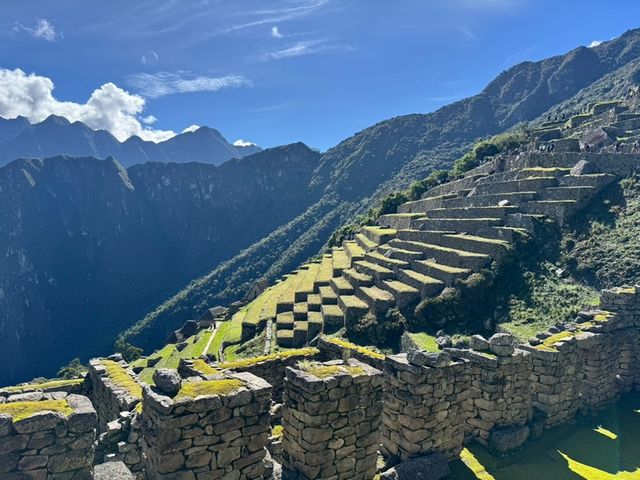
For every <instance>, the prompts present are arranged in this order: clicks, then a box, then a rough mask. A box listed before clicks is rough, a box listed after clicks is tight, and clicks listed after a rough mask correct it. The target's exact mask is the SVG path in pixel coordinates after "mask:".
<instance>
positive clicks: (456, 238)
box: [398, 230, 509, 260]
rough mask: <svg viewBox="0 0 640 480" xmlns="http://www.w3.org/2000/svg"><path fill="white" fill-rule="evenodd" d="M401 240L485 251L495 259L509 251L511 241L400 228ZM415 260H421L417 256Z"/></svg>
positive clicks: (476, 251) (470, 250) (472, 250)
mask: <svg viewBox="0 0 640 480" xmlns="http://www.w3.org/2000/svg"><path fill="white" fill-rule="evenodd" d="M398 238H399V239H400V240H409V241H412V242H422V243H431V244H433V245H441V246H443V247H449V248H455V249H458V250H466V251H468V252H475V253H484V254H486V255H490V256H491V257H492V258H494V259H501V258H503V257H504V255H506V253H507V252H508V251H509V242H505V241H503V240H496V239H494V238H487V237H479V236H476V235H465V234H463V233H449V232H437V231H429V230H400V231H399V232H398ZM413 260H420V259H419V258H415V259H413Z"/></svg>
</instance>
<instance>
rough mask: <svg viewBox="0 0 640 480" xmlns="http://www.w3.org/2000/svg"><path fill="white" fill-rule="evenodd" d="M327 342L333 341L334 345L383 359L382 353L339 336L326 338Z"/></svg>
mask: <svg viewBox="0 0 640 480" xmlns="http://www.w3.org/2000/svg"><path fill="white" fill-rule="evenodd" d="M326 340H327V342H329V343H333V344H334V345H338V346H339V347H343V348H348V349H349V350H353V351H355V352H358V353H361V354H362V355H365V356H367V357H371V358H377V359H378V360H384V355H383V354H382V353H379V352H376V351H375V350H371V349H370V348H366V347H362V346H360V345H356V344H355V343H351V342H347V341H346V340H343V339H341V338H327V339H326Z"/></svg>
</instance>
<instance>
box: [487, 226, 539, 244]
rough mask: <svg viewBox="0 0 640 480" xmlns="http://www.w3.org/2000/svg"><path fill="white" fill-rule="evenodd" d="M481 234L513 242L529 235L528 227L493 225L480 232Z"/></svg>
mask: <svg viewBox="0 0 640 480" xmlns="http://www.w3.org/2000/svg"><path fill="white" fill-rule="evenodd" d="M478 235H479V236H482V237H486V238H492V239H494V240H502V241H505V242H508V243H513V242H514V241H515V240H516V239H517V238H519V237H522V236H526V235H529V231H528V230H527V229H526V228H515V227H492V228H488V229H487V230H483V231H482V232H479V233H478Z"/></svg>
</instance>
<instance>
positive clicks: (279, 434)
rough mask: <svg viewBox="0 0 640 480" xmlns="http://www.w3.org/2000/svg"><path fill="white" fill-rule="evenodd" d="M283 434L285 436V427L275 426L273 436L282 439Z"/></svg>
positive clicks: (272, 430) (272, 431)
mask: <svg viewBox="0 0 640 480" xmlns="http://www.w3.org/2000/svg"><path fill="white" fill-rule="evenodd" d="M283 434H284V427H283V426H282V425H275V426H274V427H273V428H272V429H271V436H272V437H274V438H282V435H283Z"/></svg>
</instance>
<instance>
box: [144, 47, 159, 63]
mask: <svg viewBox="0 0 640 480" xmlns="http://www.w3.org/2000/svg"><path fill="white" fill-rule="evenodd" d="M158 60H160V56H159V55H158V53H157V52H156V51H155V50H150V51H148V52H147V53H145V54H144V55H142V57H141V58H140V63H142V64H143V65H156V64H157V63H158Z"/></svg>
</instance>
